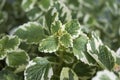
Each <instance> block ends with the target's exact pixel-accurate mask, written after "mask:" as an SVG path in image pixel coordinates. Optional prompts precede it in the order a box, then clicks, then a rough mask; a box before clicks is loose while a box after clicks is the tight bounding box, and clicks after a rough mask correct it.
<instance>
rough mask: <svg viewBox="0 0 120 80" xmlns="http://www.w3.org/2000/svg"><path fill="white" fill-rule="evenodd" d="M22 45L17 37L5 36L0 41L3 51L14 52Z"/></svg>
mask: <svg viewBox="0 0 120 80" xmlns="http://www.w3.org/2000/svg"><path fill="white" fill-rule="evenodd" d="M19 44H20V40H19V38H18V37H16V36H4V37H3V38H2V39H0V45H1V48H2V50H7V51H9V50H13V49H17V48H18V46H19Z"/></svg>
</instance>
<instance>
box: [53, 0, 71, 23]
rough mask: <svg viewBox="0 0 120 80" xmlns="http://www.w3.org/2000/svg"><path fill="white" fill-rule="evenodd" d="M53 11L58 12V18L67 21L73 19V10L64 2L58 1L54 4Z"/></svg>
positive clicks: (63, 21)
mask: <svg viewBox="0 0 120 80" xmlns="http://www.w3.org/2000/svg"><path fill="white" fill-rule="evenodd" d="M51 9H52V13H56V12H58V19H59V20H60V21H61V22H62V23H65V22H67V21H70V20H71V17H72V16H71V11H70V9H69V8H68V7H67V6H66V5H65V4H64V3H63V2H62V1H56V2H55V3H54V5H53V6H52V7H51Z"/></svg>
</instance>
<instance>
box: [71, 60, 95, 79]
mask: <svg viewBox="0 0 120 80" xmlns="http://www.w3.org/2000/svg"><path fill="white" fill-rule="evenodd" d="M73 70H74V72H75V73H76V74H77V76H78V77H79V79H80V80H88V79H90V78H91V76H93V75H94V74H95V73H96V66H94V65H88V64H85V63H84V62H81V61H79V62H77V63H76V64H75V65H74V66H73Z"/></svg>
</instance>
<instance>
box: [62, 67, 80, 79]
mask: <svg viewBox="0 0 120 80" xmlns="http://www.w3.org/2000/svg"><path fill="white" fill-rule="evenodd" d="M60 80H78V77H77V75H76V74H75V72H74V71H73V70H72V69H70V68H68V67H63V69H62V71H61V74H60Z"/></svg>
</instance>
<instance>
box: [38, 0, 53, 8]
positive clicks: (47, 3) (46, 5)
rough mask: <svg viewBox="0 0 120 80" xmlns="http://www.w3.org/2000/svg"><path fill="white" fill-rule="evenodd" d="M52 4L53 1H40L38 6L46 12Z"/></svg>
mask: <svg viewBox="0 0 120 80" xmlns="http://www.w3.org/2000/svg"><path fill="white" fill-rule="evenodd" d="M51 2H52V1H50V0H38V3H37V4H38V6H39V7H40V8H41V9H42V10H46V9H48V8H49V7H50V5H51Z"/></svg>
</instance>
